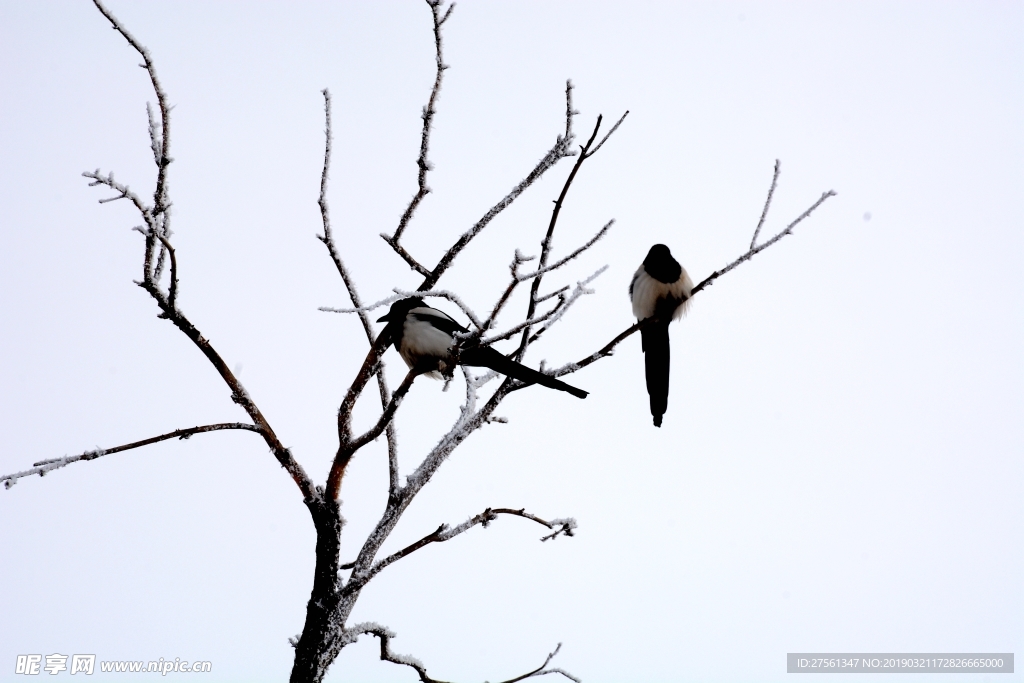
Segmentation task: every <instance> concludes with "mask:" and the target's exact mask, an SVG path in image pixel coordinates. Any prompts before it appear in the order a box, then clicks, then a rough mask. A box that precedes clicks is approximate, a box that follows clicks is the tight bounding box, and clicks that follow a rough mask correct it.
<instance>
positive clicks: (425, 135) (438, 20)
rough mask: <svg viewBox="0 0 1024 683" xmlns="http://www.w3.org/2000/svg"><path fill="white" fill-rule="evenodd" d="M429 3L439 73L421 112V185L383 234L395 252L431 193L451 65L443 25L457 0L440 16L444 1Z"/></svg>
mask: <svg viewBox="0 0 1024 683" xmlns="http://www.w3.org/2000/svg"><path fill="white" fill-rule="evenodd" d="M427 4H428V5H429V6H430V12H431V14H433V17H434V61H435V64H436V65H437V72H436V74H435V76H434V87H433V88H432V89H431V91H430V99H428V100H427V104H426V106H424V107H423V114H422V115H421V118H422V119H423V130H422V132H421V133H420V155H419V157H418V158H417V159H416V166H417V167H418V168H419V173H418V175H417V179H416V182H417V185H418V188H417V190H416V194H415V195H414V196H413V198H412V200H411V201H410V202H409V206H408V207H406V209H405V211H404V212H403V213H402V217H401V219H399V221H398V227H397V228H395V234H394V235H391V236H390V237H388V236H387V235H381V237H383V238H384V239H385V241H386V242H387V243H388V244H390V245H391V246H392V247H393V248H395V250H396V251H398V249H399V248H400V247H399V244H398V242H399V240H400V239H401V238H402V233H403V232H405V228H406V227H407V226H408V225H409V221H410V220H411V219H412V215H413V213H415V211H416V207H418V206H419V204H420V202H421V201H423V198H424V197H426V196H427V195H428V194H429V193H430V188H429V187H428V186H427V173H429V172H430V170H431V169H432V168H433V164H432V163H430V160H429V159H428V158H427V155H428V154H429V153H430V133H431V129H432V127H433V123H434V115H435V114H436V113H437V110H436V109H434V103H435V102H437V96H438V94H439V93H440V92H441V81H442V79H443V77H444V72H445V71H446V70H447V69H448V65H447V64H445V63H444V56H443V54H442V48H443V41H442V39H441V27H442V26H444V23H445V22H446V21H448V17H450V16H451V14H452V10H453V9H455V3H452V4H451V5H449V6H448V9H447V11H446V12H445V13H444V15H443V16H442V15H441V5H442V4H443V3H442V2H441V1H440V0H427ZM404 251H405V250H404V249H402V252H404ZM402 252H399V253H402ZM406 253H408V252H406ZM406 261H407V262H408V263H409V265H411V266H413V268H416V269H417V270H420V269H422V271H421V272H422V274H423V275H428V274H429V271H427V269H426V268H423V266H419V264H418V263H415V259H413V258H412V256H409V257H408V258H407V259H406ZM414 264H415V265H414ZM417 266H419V268H417Z"/></svg>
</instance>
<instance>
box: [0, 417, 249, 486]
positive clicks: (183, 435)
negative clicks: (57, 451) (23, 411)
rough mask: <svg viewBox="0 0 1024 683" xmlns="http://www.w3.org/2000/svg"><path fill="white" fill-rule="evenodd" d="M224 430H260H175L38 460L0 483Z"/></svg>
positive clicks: (233, 425)
mask: <svg viewBox="0 0 1024 683" xmlns="http://www.w3.org/2000/svg"><path fill="white" fill-rule="evenodd" d="M224 429H241V430H245V431H250V432H256V433H257V434H260V428H259V427H257V426H256V425H253V424H247V423H245V422H221V423H218V424H212V425H203V426H201V427H189V428H188V429H175V430H174V431H173V432H168V433H166V434H161V435H160V436H154V437H151V438H149V439H143V440H142V441H133V442H132V443H126V444H124V445H123V446H114V447H113V448H96V449H94V450H91V451H86V452H84V453H81V454H80V455H66V456H64V457H63V458H52V459H50V460H40V461H39V462H35V463H32V469H28V470H25V471H23V472H15V473H14V474H5V475H3V476H0V482H3V485H4V487H6V488H11V487H12V486H14V484H15V483H16V482H17V481H18V479H21V478H22V477H30V476H32V475H34V474H38V475H39V476H40V477H42V476H45V475H46V474H47V473H48V472H52V471H53V470H56V469H60V468H61V467H66V466H67V465H70V464H71V463H73V462H78V461H80V460H95V459H96V458H101V457H103V456H104V455H111V454H112V453H120V452H121V451H130V450H132V449H133V448H141V447H142V446H148V445H150V444H153V443H159V442H160V441H167V440H168V439H187V438H189V437H190V436H192V435H193V434H203V433H205V432H218V431H221V430H224Z"/></svg>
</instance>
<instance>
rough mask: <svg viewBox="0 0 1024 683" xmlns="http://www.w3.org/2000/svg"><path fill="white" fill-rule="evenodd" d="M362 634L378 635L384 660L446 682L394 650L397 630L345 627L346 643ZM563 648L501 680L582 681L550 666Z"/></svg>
mask: <svg viewBox="0 0 1024 683" xmlns="http://www.w3.org/2000/svg"><path fill="white" fill-rule="evenodd" d="M361 635H372V636H376V638H377V639H378V640H379V641H380V658H381V660H382V661H385V662H391V663H393V664H401V665H403V666H408V667H410V668H411V669H413V670H415V671H416V673H417V675H419V677H420V681H421V683H446V682H445V681H441V680H438V679H436V678H431V677H430V676H429V675H428V674H427V667H426V666H425V665H424V664H423V662H421V661H420V660H418V659H417V658H415V657H411V656H409V655H400V654H398V653H396V652H395V651H394V650H392V649H391V639H392V638H394V637H395V632H394V631H392V630H391V629H389V628H387V627H385V626H381V625H380V624H377V623H375V622H372V621H370V622H364V623H362V624H356V625H355V626H353V627H352V628H349V629H345V632H344V634H343V639H344V641H345V644H349V643H354V642H355V641H356V640H358V638H359V636H361ZM561 649H562V644H561V643H559V644H558V646H557V647H556V648H555V649H554V651H552V652H551V653H549V654H548V656H547V657H546V658H545V659H544V663H543V664H541V665H540V666H539V667H537V668H536V669H534V670H533V671H529V672H527V673H525V674H523V675H521V676H516V677H515V678H509V679H508V680H505V681H501V683H516V682H517V681H523V680H526V679H527V678H533V677H535V676H546V675H547V674H561V675H563V676H565V677H566V678H568V679H569V680H570V681H573V683H581V682H580V679H578V678H576V677H575V676H573V675H572V674H571V673H569V672H568V671H565V670H563V669H557V668H552V669H549V668H548V664H550V663H551V660H552V659H554V658H555V655H557V654H558V653H559V651H560V650H561Z"/></svg>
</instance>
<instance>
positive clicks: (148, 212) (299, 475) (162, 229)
mask: <svg viewBox="0 0 1024 683" xmlns="http://www.w3.org/2000/svg"><path fill="white" fill-rule="evenodd" d="M93 3H94V4H95V5H96V8H97V9H99V11H100V12H101V13H102V14H103V16H104V17H106V18H107V20H108V21H109V22H110V23H111V25H112V26H113V27H114V29H115V30H116V31H117V32H118V33H120V34H121V35H122V36H123V37H124V39H125V40H127V41H128V43H129V45H131V46H132V47H133V48H134V49H135V50H136V51H137V52H138V53H139V54H140V55H142V59H143V62H144V63H143V64H142V66H143V68H145V69H146V72H147V73H148V74H149V78H150V82H151V83H152V85H153V90H154V92H155V93H156V98H157V104H158V107H159V110H160V121H159V122H157V120H156V118H155V117H154V116H153V112H152V109H151V108H147V112H148V119H149V133H150V147H151V149H152V152H153V160H154V163H155V164H156V166H157V179H156V186H155V189H154V190H153V206H152V207H148V206H146V205H145V203H143V202H142V201H141V200H140V199H138V197H137V196H136V195H134V194H133V193H132V192H131V191H130V190H129V189H128V187H127V186H126V185H121V184H120V183H118V182H116V181H115V180H114V177H113V174H108V175H107V176H103V175H102V174H100V172H99V171H95V172H92V173H84V174H83V175H85V176H86V177H87V178H91V179H92V180H93V182H92V183H90V185H103V186H106V187H109V188H111V189H113V190H115V191H116V192H118V193H120V195H121V197H124V198H126V199H130V200H131V201H132V203H133V204H134V205H135V207H136V209H138V211H139V213H140V214H142V218H143V220H144V221H145V222H146V228H145V229H144V230H141V232H142V234H143V235H144V236H145V238H146V245H145V254H144V257H143V278H142V281H141V282H138V283H137V284H138V285H139V286H140V287H142V288H143V289H145V290H146V292H148V293H149V295H150V296H151V297H153V300H154V301H156V304H157V306H158V307H159V308H160V312H161V317H163V318H166V319H167V320H170V321H171V322H172V323H174V325H175V327H177V328H178V329H179V330H181V332H183V333H184V334H185V336H187V337H188V338H189V339H190V340H192V343H194V344H195V345H196V346H197V347H198V348H199V350H200V351H202V353H203V355H205V356H206V358H207V360H208V361H210V363H211V364H212V365H213V367H214V368H215V369H216V370H217V372H218V373H219V374H220V376H221V378H222V379H223V380H224V382H225V384H227V386H228V388H229V389H230V390H231V400H232V401H234V402H235V403H237V404H238V405H239V406H241V407H242V408H243V409H244V410H245V411H246V413H248V415H249V417H250V418H251V419H252V421H253V426H254V431H257V432H258V433H259V434H261V435H262V436H263V439H264V441H266V443H267V445H268V446H269V447H270V450H271V452H273V454H274V457H275V458H277V461H278V462H279V463H280V464H281V466H282V467H284V468H285V470H286V471H287V472H288V474H289V475H290V476H291V477H292V480H293V481H295V483H296V485H297V486H298V487H299V490H300V491H301V492H302V496H303V499H304V500H306V501H307V502H310V501H314V500H317V499H318V498H319V495H320V494H319V493H318V492H317V490H316V487H315V486H314V485H313V482H312V480H311V479H310V478H309V476H308V475H307V474H306V472H305V470H303V469H302V466H301V465H299V463H298V462H297V461H296V460H295V458H294V457H293V456H292V454H291V452H290V451H289V450H288V449H287V448H286V447H285V446H284V444H282V443H281V441H280V439H279V438H278V437H277V434H276V433H275V432H274V430H273V428H271V426H270V423H269V422H268V421H267V419H266V417H264V415H263V413H262V412H261V411H260V409H259V408H258V407H257V406H256V403H255V402H254V401H253V400H252V398H251V397H250V396H249V394H248V392H247V391H246V390H245V387H243V386H242V383H241V382H239V381H238V378H237V377H236V376H235V374H234V373H233V372H232V371H231V369H230V368H228V365H227V363H225V362H224V359H223V358H221V356H220V354H219V353H217V351H216V349H214V348H213V345H212V344H210V341H209V340H208V339H206V337H204V336H203V335H202V334H201V333H200V332H199V330H198V329H197V328H196V326H195V325H193V324H192V322H191V321H190V320H189V319H188V318H187V317H186V316H185V314H184V313H182V312H181V310H180V309H179V308H178V306H177V293H178V272H177V271H178V266H177V259H176V257H175V255H174V252H173V249H172V248H171V244H170V241H169V238H170V236H171V232H170V227H169V216H170V213H169V209H170V206H171V203H170V200H169V199H168V194H167V166H168V165H169V164H170V163H171V161H172V159H171V157H170V155H169V151H170V125H171V124H170V107H169V106H168V104H167V96H166V94H165V93H164V91H163V88H162V87H161V85H160V80H159V79H158V78H157V75H156V68H155V66H154V64H153V60H152V58H151V56H150V54H149V51H148V50H147V49H146V48H145V47H143V46H142V45H141V44H140V43H139V42H138V41H137V40H136V39H135V37H134V36H132V35H131V34H130V33H129V32H128V31H127V29H125V28H124V27H123V26H122V25H121V24H120V22H118V20H117V18H116V17H115V16H114V15H113V14H112V13H111V12H110V11H109V10H108V9H107V8H106V7H104V6H103V3H102V2H100V0H93ZM119 198H120V197H119ZM158 246H159V254H158V256H157V263H156V264H154V263H153V258H154V253H155V252H157V247H158ZM168 254H169V255H170V262H171V283H170V286H169V288H168V291H167V292H166V293H165V292H164V291H163V290H162V289H161V288H160V275H161V271H162V268H163V263H164V259H165V255H168Z"/></svg>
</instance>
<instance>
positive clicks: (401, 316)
mask: <svg viewBox="0 0 1024 683" xmlns="http://www.w3.org/2000/svg"><path fill="white" fill-rule="evenodd" d="M377 322H379V323H382V322H387V325H386V326H385V327H384V332H383V333H382V334H384V335H386V336H385V338H386V339H388V341H389V342H390V343H392V344H394V346H395V350H397V351H398V353H399V354H400V355H401V356H402V360H404V361H405V364H406V365H408V366H409V369H410V370H417V371H419V372H420V373H422V374H425V375H428V376H430V377H434V378H435V379H441V378H442V377H444V376H449V377H450V376H451V373H452V372H454V370H455V364H459V365H469V366H472V367H484V368H490V369H491V370H494V371H495V372H499V373H501V374H503V375H508V376H509V377H512V378H513V379H517V380H519V381H520V382H523V383H524V384H540V385H542V386H545V387H549V388H551V389H558V390H559V391H566V392H568V393H570V394H572V395H573V396H576V397H577V398H586V397H587V393H588V392H586V391H583V390H582V389H577V388H576V387H574V386H571V385H568V384H566V383H565V382H562V381H560V380H557V379H555V378H554V377H552V376H551V375H545V374H544V373H542V372H537V371H536V370H533V369H531V368H528V367H526V366H525V365H522V364H521V363H517V362H515V361H514V360H512V359H510V358H507V357H505V356H504V355H502V354H501V352H499V351H497V350H495V349H493V348H491V347H490V346H480V345H479V344H480V342H479V340H474V341H471V342H469V344H468V346H464V347H458V346H457V344H456V340H455V335H456V333H459V332H463V333H465V332H469V330H467V329H466V328H465V327H463V326H462V325H460V324H459V323H457V322H455V321H454V320H453V319H452V318H451V316H449V315H447V314H446V313H443V312H442V311H439V310H437V309H436V308H431V307H430V306H427V304H426V303H425V302H424V301H423V299H421V298H420V297H415V296H414V297H409V298H407V299H401V300H399V301H396V302H395V303H393V304H391V310H389V311H388V314H387V315H385V316H383V317H381V318H378V319H377Z"/></svg>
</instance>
